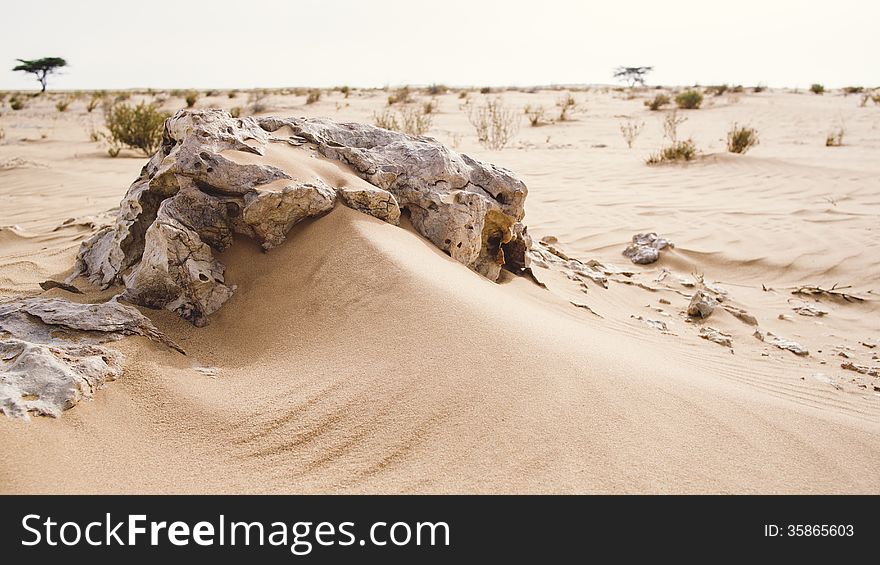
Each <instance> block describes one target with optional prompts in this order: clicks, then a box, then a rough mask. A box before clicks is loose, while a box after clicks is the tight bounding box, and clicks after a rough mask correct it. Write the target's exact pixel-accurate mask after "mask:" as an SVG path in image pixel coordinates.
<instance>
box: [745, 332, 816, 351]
mask: <svg viewBox="0 0 880 565" xmlns="http://www.w3.org/2000/svg"><path fill="white" fill-rule="evenodd" d="M753 335H754V336H755V337H756V338H758V339H759V340H761V341H763V342H766V343H769V344H770V345H774V346H776V347H778V348H779V349H785V350H787V351H791V352H792V353H794V354H795V355H800V356H802V357H804V356H807V355H809V354H810V351H809V350H808V349H807V348H806V347H804V346H803V345H801V344H800V343H798V342H796V341H792V340H790V339H785V338H784V337H780V336H778V335H775V334H773V333H771V332H765V331H763V330H760V329H758V330H755V333H754V334H753Z"/></svg>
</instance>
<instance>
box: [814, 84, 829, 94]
mask: <svg viewBox="0 0 880 565" xmlns="http://www.w3.org/2000/svg"><path fill="white" fill-rule="evenodd" d="M810 92H812V93H813V94H825V87H824V86H823V85H821V84H819V83H818V82H817V83H813V84H811V85H810Z"/></svg>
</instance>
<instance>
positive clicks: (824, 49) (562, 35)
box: [0, 0, 880, 90]
mask: <svg viewBox="0 0 880 565" xmlns="http://www.w3.org/2000/svg"><path fill="white" fill-rule="evenodd" d="M0 16H2V20H0V90H12V89H34V88H37V87H38V86H39V85H38V84H37V82H36V80H35V79H34V78H33V77H32V76H31V75H26V74H24V73H16V72H12V70H11V69H12V67H13V66H15V64H16V61H15V59H19V58H21V59H33V58H39V57H50V56H58V57H64V58H65V59H66V60H67V61H68V64H69V66H68V67H67V68H66V69H65V70H64V72H63V74H62V75H60V76H57V77H53V78H52V79H51V80H50V83H49V88H50V89H53V88H55V89H59V90H60V89H117V88H267V87H284V86H315V87H330V86H339V85H349V86H357V87H382V86H386V85H391V86H397V85H404V84H412V85H426V84H431V83H440V84H446V85H449V86H502V85H504V86H531V85H549V84H604V83H613V82H614V79H613V78H612V76H611V75H612V71H613V69H614V68H615V67H617V66H620V65H626V66H642V65H650V66H653V67H654V71H653V73H652V74H651V75H649V77H648V83H649V84H663V85H690V84H704V85H706V84H721V83H728V84H744V85H747V86H748V85H754V84H759V83H760V84H765V85H768V86H771V87H800V88H803V87H807V86H809V85H810V84H812V83H814V82H818V83H822V84H824V85H825V86H826V87H840V86H849V85H864V86H880V64H878V62H877V58H876V57H877V48H878V44H877V41H876V37H877V29H876V26H877V24H878V22H880V2H878V1H877V0H834V1H833V2H827V1H822V2H819V1H811V0H800V1H796V0H759V1H755V0H733V1H726V2H718V1H716V0H702V1H697V0H690V1H681V0H645V1H642V0H617V1H608V0H603V1H602V2H590V1H586V0H585V1H574V0H570V1H561V0H531V1H528V2H519V1H516V0H507V1H490V0H437V1H435V2H419V1H418V0H409V1H401V0H375V1H370V0H287V1H284V0H259V1H254V0H237V1H234V2H233V1H227V0H213V1H202V0H176V1H168V0H146V1H144V2H129V1H124V0H78V1H72V0H63V1H49V0H25V1H16V2H4V5H3V6H2V8H0ZM3 65H5V68H3Z"/></svg>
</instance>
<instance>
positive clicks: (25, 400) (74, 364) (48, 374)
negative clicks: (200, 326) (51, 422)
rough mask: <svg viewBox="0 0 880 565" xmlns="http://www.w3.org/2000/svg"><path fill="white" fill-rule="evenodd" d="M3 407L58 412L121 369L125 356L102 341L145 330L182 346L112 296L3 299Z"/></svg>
mask: <svg viewBox="0 0 880 565" xmlns="http://www.w3.org/2000/svg"><path fill="white" fill-rule="evenodd" d="M0 334H2V335H3V337H0V411H2V412H3V413H4V414H6V415H7V416H11V417H19V418H27V414H28V412H36V413H38V414H44V415H48V416H58V415H59V414H60V413H61V411H62V410H66V409H68V408H70V407H72V406H74V405H75V404H76V403H78V402H79V401H80V400H82V399H83V398H91V397H92V396H93V394H94V392H95V390H97V389H98V388H100V387H101V386H102V385H103V383H105V382H107V381H112V380H115V379H117V378H119V376H120V375H121V374H122V365H123V361H124V357H123V356H122V354H121V353H119V352H118V351H115V350H113V349H110V348H108V347H105V346H102V345H100V344H101V343H103V342H106V341H110V340H114V339H119V338H120V337H122V336H125V335H142V336H146V337H149V338H150V339H153V340H156V341H159V342H161V343H163V344H165V345H167V346H169V347H171V348H173V349H175V350H177V351H180V352H181V353H183V350H182V349H181V348H180V347H179V346H177V345H176V344H175V343H174V342H172V341H171V340H169V339H168V338H167V337H165V336H164V335H163V334H162V333H161V332H159V330H158V329H156V327H155V326H154V325H153V324H152V322H150V320H149V319H147V318H146V317H145V316H144V315H143V314H141V313H140V312H138V311H137V310H136V309H135V308H133V307H131V306H126V305H123V304H120V303H118V302H116V301H115V300H111V301H110V302H106V303H104V304H76V303H73V302H68V301H66V300H60V299H54V298H25V299H17V300H9V301H6V302H2V303H0Z"/></svg>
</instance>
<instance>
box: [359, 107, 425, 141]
mask: <svg viewBox="0 0 880 565" xmlns="http://www.w3.org/2000/svg"><path fill="white" fill-rule="evenodd" d="M373 122H374V123H375V124H376V126H377V127H380V128H382V129H387V130H392V131H399V132H403V133H405V134H408V135H424V134H426V133H427V132H428V130H429V129H431V124H432V122H433V116H432V115H431V114H430V113H426V112H425V109H424V107H422V106H417V105H409V106H404V107H402V108H401V109H400V110H398V111H397V112H395V111H394V110H392V109H391V108H385V109H384V110H382V112H381V113H379V114H377V113H374V114H373Z"/></svg>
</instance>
